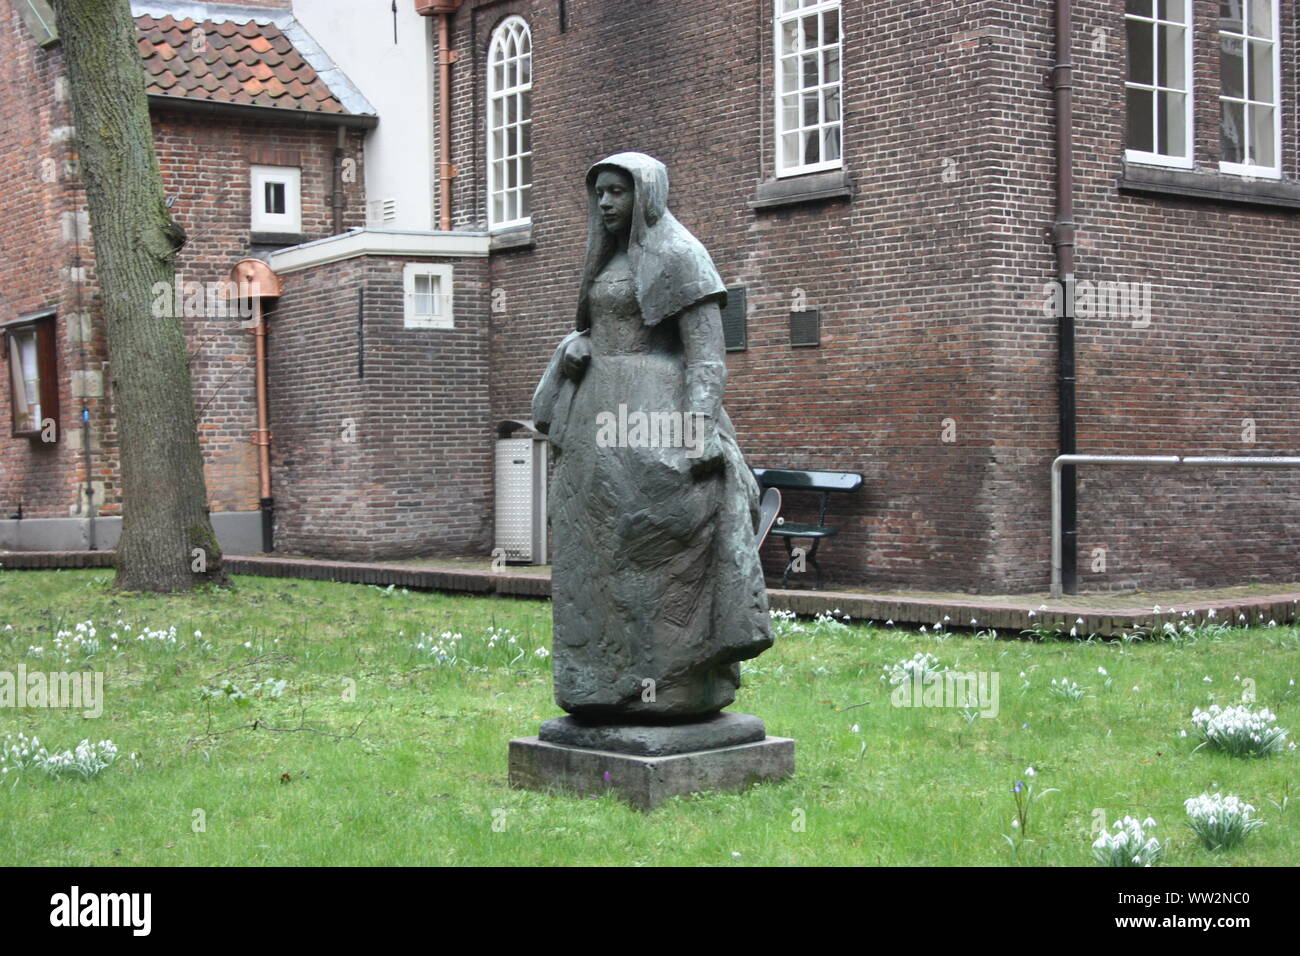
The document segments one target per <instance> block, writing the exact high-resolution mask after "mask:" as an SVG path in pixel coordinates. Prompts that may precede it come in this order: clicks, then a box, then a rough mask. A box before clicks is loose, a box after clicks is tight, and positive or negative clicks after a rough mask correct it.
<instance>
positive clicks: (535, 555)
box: [493, 419, 547, 564]
mask: <svg viewBox="0 0 1300 956" xmlns="http://www.w3.org/2000/svg"><path fill="white" fill-rule="evenodd" d="M546 465H547V444H546V436H545V435H543V434H541V433H540V432H538V431H537V430H536V429H535V428H534V427H533V423H532V422H530V421H517V420H514V419H506V420H505V421H503V422H500V423H499V424H498V425H497V442H496V538H495V549H494V551H493V555H494V556H500V555H501V554H503V553H504V555H505V559H506V561H508V562H511V563H514V564H545V563H546V561H547V551H546Z"/></svg>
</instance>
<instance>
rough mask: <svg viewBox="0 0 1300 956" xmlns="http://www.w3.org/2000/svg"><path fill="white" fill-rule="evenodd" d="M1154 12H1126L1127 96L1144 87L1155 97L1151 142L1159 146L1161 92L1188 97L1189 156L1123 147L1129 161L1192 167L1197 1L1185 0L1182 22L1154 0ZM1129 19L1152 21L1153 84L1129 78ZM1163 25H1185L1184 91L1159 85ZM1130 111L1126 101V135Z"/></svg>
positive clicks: (1185, 148)
mask: <svg viewBox="0 0 1300 956" xmlns="http://www.w3.org/2000/svg"><path fill="white" fill-rule="evenodd" d="M1151 14H1152V15H1151V16H1150V17H1145V16H1139V15H1137V14H1133V13H1127V12H1126V13H1125V14H1124V27H1125V29H1124V34H1125V35H1124V43H1125V50H1124V55H1125V65H1124V91H1125V98H1126V99H1127V95H1128V91H1129V90H1131V89H1138V90H1143V91H1145V92H1148V93H1150V94H1151V98H1152V109H1151V117H1152V123H1153V124H1154V126H1153V129H1152V131H1151V132H1152V137H1151V142H1152V144H1153V145H1154V146H1157V147H1158V146H1159V145H1160V113H1159V110H1160V93H1161V92H1170V93H1183V94H1184V95H1185V96H1186V98H1187V105H1186V108H1185V109H1184V111H1183V115H1184V117H1185V118H1186V122H1185V123H1184V124H1183V152H1184V153H1186V155H1185V156H1173V155H1170V154H1166V153H1156V152H1147V151H1145V150H1140V149H1129V148H1127V147H1126V148H1125V150H1124V158H1125V160H1127V161H1128V162H1130V163H1141V164H1144V165H1147V166H1168V167H1172V168H1174V169H1193V168H1195V166H1196V157H1195V154H1194V149H1195V130H1196V84H1195V82H1194V78H1195V70H1194V64H1193V62H1192V57H1193V51H1194V49H1195V44H1194V43H1193V41H1194V39H1195V36H1194V34H1195V32H1196V28H1195V22H1194V21H1195V19H1196V10H1195V0H1186V2H1185V3H1184V4H1183V16H1184V18H1185V19H1184V21H1183V22H1182V23H1177V22H1176V21H1173V20H1161V19H1160V3H1159V0H1155V2H1153V3H1152V5H1151ZM1130 20H1139V21H1141V22H1143V23H1150V24H1152V31H1151V34H1152V36H1151V43H1152V50H1151V70H1152V76H1151V80H1152V83H1151V84H1150V85H1148V84H1146V83H1134V82H1132V81H1130V80H1129V79H1128V59H1127V57H1128V22H1129V21H1130ZM1161 24H1171V25H1176V26H1181V27H1182V28H1183V89H1182V90H1175V89H1173V88H1171V87H1164V86H1160V85H1159V82H1160V67H1159V63H1160V60H1159V54H1158V51H1159V47H1160V25H1161ZM1127 111H1128V106H1127V103H1126V104H1125V117H1124V135H1125V137H1126V138H1127V136H1128V116H1127Z"/></svg>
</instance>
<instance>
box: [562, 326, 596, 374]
mask: <svg viewBox="0 0 1300 956" xmlns="http://www.w3.org/2000/svg"><path fill="white" fill-rule="evenodd" d="M589 364H591V339H590V338H589V337H588V336H585V335H583V336H579V337H578V338H576V339H574V340H573V341H572V342H570V343H569V344H568V345H567V346H565V349H564V362H563V369H564V374H565V375H566V376H568V377H569V378H571V379H573V380H574V381H575V382H577V381H579V380H581V378H582V376H583V375H584V374H585V373H586V371H587V366H588V365H589Z"/></svg>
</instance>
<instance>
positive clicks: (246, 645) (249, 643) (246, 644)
mask: <svg viewBox="0 0 1300 956" xmlns="http://www.w3.org/2000/svg"><path fill="white" fill-rule="evenodd" d="M244 646H245V647H252V646H253V642H252V641H244Z"/></svg>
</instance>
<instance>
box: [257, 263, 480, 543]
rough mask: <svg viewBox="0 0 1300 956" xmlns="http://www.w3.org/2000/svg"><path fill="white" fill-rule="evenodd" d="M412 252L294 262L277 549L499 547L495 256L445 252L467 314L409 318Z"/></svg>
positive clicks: (276, 371)
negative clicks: (444, 321)
mask: <svg viewBox="0 0 1300 956" xmlns="http://www.w3.org/2000/svg"><path fill="white" fill-rule="evenodd" d="M406 261H410V260H403V259H396V258H379V257H362V258H355V259H347V260H344V261H342V262H337V263H331V264H328V265H324V266H319V267H315V268H312V269H307V270H303V271H301V272H294V273H290V274H289V275H286V276H285V295H284V296H283V297H282V298H281V299H280V301H279V302H278V303H277V304H276V307H275V310H274V312H273V313H272V314H271V316H270V330H271V335H270V342H269V351H270V357H271V358H270V383H271V388H270V395H269V400H270V405H271V430H272V433H273V436H274V439H273V442H272V445H271V451H272V468H273V474H274V478H275V487H274V489H273V492H274V497H275V503H276V549H277V550H281V551H299V552H306V553H309V554H320V555H328V556H331V557H351V558H373V557H405V556H409V555H416V554H429V553H437V554H468V555H477V556H486V555H487V554H488V553H489V551H490V550H491V544H490V541H491V530H492V529H491V518H492V502H491V493H492V439H493V437H494V434H495V433H494V431H493V425H494V422H493V420H492V414H491V408H490V405H489V402H488V384H489V374H488V340H487V314H486V312H487V307H488V287H487V281H486V271H487V270H486V262H485V261H484V260H483V259H440V260H438V262H439V263H440V264H442V263H449V264H451V265H452V267H453V268H454V270H455V272H454V304H453V309H454V314H455V327H454V328H452V329H408V328H404V327H403V304H402V266H403V265H404V263H405V262H406ZM358 291H361V292H363V293H364V323H363V324H364V350H365V351H364V366H363V371H364V376H362V375H359V374H358V361H357V359H358V350H359V340H358V335H357V325H358V322H357V312H358V307H359V303H358ZM348 439H352V440H348Z"/></svg>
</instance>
